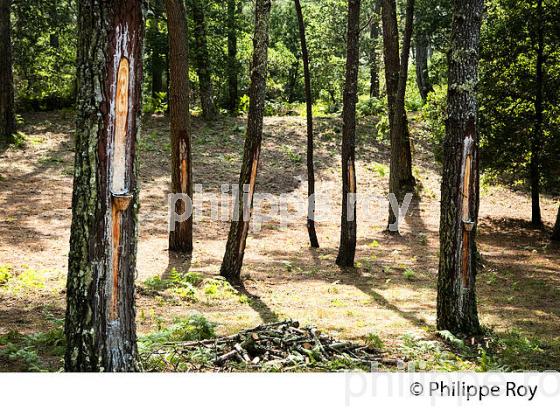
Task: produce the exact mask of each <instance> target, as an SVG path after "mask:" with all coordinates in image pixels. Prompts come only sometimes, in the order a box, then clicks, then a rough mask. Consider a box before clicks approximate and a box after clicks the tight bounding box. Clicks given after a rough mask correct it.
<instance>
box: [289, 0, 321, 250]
mask: <svg viewBox="0 0 560 410" xmlns="http://www.w3.org/2000/svg"><path fill="white" fill-rule="evenodd" d="M294 3H295V6H296V15H297V19H298V26H299V38H300V42H301V56H302V60H303V77H304V80H305V103H306V107H307V197H308V199H307V232H308V234H309V242H310V244H311V247H312V248H318V247H319V240H318V239H317V232H316V231H315V166H314V164H313V98H312V97H311V73H310V72H309V52H308V50H307V40H306V38H305V22H304V20H303V13H302V11H301V4H300V1H299V0H294Z"/></svg>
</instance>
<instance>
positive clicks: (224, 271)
mask: <svg viewBox="0 0 560 410" xmlns="http://www.w3.org/2000/svg"><path fill="white" fill-rule="evenodd" d="M270 8H271V0H256V3H255V34H254V36H253V62H252V65H251V87H250V89H249V114H248V118H247V136H246V137H245V147H244V149H243V161H242V164H241V174H240V175H239V195H238V197H237V199H236V201H235V203H234V207H235V210H234V213H236V214H237V218H235V217H234V218H233V220H232V221H231V225H230V229H229V235H228V240H227V244H226V252H225V254H224V259H223V261H222V267H221V269H220V274H221V275H222V276H224V277H225V278H226V279H227V280H228V281H230V282H231V283H237V284H238V283H240V282H241V266H242V264H243V256H244V254H245V244H246V241H247V234H248V233H249V221H250V219H251V211H252V207H253V194H254V192H255V184H256V181H257V170H258V165H259V157H260V152H261V141H262V128H263V115H264V104H265V94H266V76H267V71H268V67H267V66H268V28H269V17H270ZM234 216H235V215H234Z"/></svg>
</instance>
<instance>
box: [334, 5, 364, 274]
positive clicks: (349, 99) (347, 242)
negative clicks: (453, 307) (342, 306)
mask: <svg viewBox="0 0 560 410" xmlns="http://www.w3.org/2000/svg"><path fill="white" fill-rule="evenodd" d="M347 30H348V31H347V36H346V41H347V46H346V83H345V85H344V97H343V104H344V106H343V108H342V122H343V124H342V212H341V221H340V246H339V248H338V256H337V257H336V264H337V265H338V266H343V267H353V266H354V256H355V253H356V167H355V163H354V162H355V151H356V102H357V100H358V94H357V93H358V66H359V62H360V52H359V42H360V0H348V28H347Z"/></svg>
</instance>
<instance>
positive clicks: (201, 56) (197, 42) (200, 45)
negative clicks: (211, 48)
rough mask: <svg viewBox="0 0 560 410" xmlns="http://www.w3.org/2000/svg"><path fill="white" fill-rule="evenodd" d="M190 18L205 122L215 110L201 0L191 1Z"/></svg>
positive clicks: (212, 115)
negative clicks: (192, 24) (191, 19)
mask: <svg viewBox="0 0 560 410" xmlns="http://www.w3.org/2000/svg"><path fill="white" fill-rule="evenodd" d="M191 6H192V18H193V21H194V47H195V49H194V50H193V57H194V60H195V65H196V72H197V74H198V82H199V87H200V105H201V106H202V116H203V117H204V119H206V120H213V119H215V118H216V115H217V110H216V105H215V104H214V92H213V91H212V78H211V68H210V58H209V56H208V45H207V41H206V22H205V17H204V4H203V2H202V0H191Z"/></svg>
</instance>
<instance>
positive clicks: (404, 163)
mask: <svg viewBox="0 0 560 410" xmlns="http://www.w3.org/2000/svg"><path fill="white" fill-rule="evenodd" d="M413 16H414V0H407V3H406V22H405V29H404V38H403V50H402V55H401V57H400V58H399V35H398V27H397V12H396V4H395V0H383V4H382V21H383V46H384V57H385V79H386V84H387V102H388V113H389V124H390V134H391V162H390V177H389V192H390V193H392V194H394V195H395V197H396V198H397V200H398V202H399V204H400V203H402V201H403V199H404V197H405V195H406V194H407V193H409V192H413V191H414V186H415V185H416V181H415V179H414V177H413V176H412V154H411V149H410V135H409V132H408V120H407V116H406V111H405V107H404V97H405V93H406V81H407V78H408V59H409V54H410V43H411V36H412V24H413ZM397 221H398V218H397V215H395V213H394V212H393V209H392V208H391V207H389V221H388V225H389V226H391V225H393V226H394V224H395V223H396V222H397ZM388 231H389V232H393V233H398V228H397V230H395V231H391V230H390V229H389V228H388Z"/></svg>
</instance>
